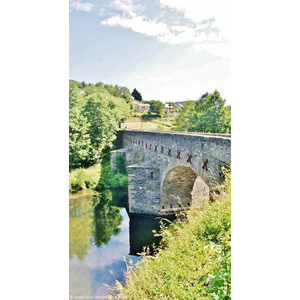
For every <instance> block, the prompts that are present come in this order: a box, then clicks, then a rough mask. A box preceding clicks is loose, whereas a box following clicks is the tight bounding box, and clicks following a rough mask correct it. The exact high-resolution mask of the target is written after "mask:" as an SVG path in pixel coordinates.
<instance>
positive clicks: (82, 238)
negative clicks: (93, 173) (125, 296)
mask: <svg viewBox="0 0 300 300" xmlns="http://www.w3.org/2000/svg"><path fill="white" fill-rule="evenodd" d="M69 210H70V211H69V222H70V223H69V226H70V227H69V235H70V236H69V242H70V249H69V257H70V295H72V296H93V297H96V296H104V295H107V294H110V290H109V289H108V288H107V287H106V286H105V284H106V285H109V286H111V287H112V286H113V285H114V282H115V279H117V280H119V281H121V282H122V281H123V279H124V271H126V265H125V263H124V261H122V258H123V257H124V256H125V258H127V259H129V258H130V259H132V260H133V261H134V262H136V261H137V260H139V259H140V257H138V256H136V254H137V253H140V252H142V250H143V247H144V246H148V245H152V244H153V243H154V244H156V245H158V243H159V241H160V239H159V237H154V235H153V232H152V231H153V230H158V229H159V220H158V219H156V218H155V217H149V216H139V215H129V214H128V195H127V189H126V190H125V189H124V190H105V191H104V192H102V193H97V192H93V191H83V192H79V193H76V194H70V204H69ZM110 271H112V272H113V274H114V275H112V274H111V273H110Z"/></svg>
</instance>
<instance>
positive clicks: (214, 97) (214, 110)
mask: <svg viewBox="0 0 300 300" xmlns="http://www.w3.org/2000/svg"><path fill="white" fill-rule="evenodd" d="M225 102H226V100H225V99H223V98H222V97H221V95H220V93H219V92H218V91H217V90H215V91H214V92H213V93H212V94H209V93H205V94H204V95H202V96H201V98H200V99H199V100H198V101H196V103H195V112H196V114H197V117H198V118H197V119H198V120H197V122H196V123H195V126H194V130H195V131H200V132H216V133H230V132H231V114H230V112H229V109H228V107H226V106H225Z"/></svg>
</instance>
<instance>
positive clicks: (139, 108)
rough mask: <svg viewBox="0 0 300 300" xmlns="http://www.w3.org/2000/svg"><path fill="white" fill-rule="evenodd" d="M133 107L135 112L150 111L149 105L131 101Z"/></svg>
mask: <svg viewBox="0 0 300 300" xmlns="http://www.w3.org/2000/svg"><path fill="white" fill-rule="evenodd" d="M133 107H134V110H135V111H136V112H148V111H149V109H150V104H145V103H142V102H141V101H138V100H133Z"/></svg>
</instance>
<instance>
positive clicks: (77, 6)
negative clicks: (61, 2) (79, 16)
mask: <svg viewBox="0 0 300 300" xmlns="http://www.w3.org/2000/svg"><path fill="white" fill-rule="evenodd" d="M93 7H94V4H92V3H88V2H82V1H80V0H69V8H70V10H71V11H72V10H73V9H74V10H76V11H86V12H89V11H91V10H92V9H93Z"/></svg>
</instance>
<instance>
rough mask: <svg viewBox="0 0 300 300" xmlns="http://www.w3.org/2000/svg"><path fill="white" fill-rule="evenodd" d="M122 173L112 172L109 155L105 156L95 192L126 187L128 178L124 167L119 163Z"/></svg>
mask: <svg viewBox="0 0 300 300" xmlns="http://www.w3.org/2000/svg"><path fill="white" fill-rule="evenodd" d="M120 167H121V169H122V168H123V171H124V172H120V171H118V172H113V171H111V167H110V155H109V154H106V155H105V156H104V158H103V160H102V168H101V176H100V180H99V182H98V185H97V187H96V189H97V190H102V189H105V188H120V187H126V186H127V185H128V176H127V173H126V169H125V162H124V165H123V163H121V166H120Z"/></svg>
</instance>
